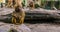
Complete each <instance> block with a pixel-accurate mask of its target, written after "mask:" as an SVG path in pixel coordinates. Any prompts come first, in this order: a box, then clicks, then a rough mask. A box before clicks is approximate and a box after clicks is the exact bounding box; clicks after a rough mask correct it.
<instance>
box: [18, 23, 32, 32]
mask: <svg viewBox="0 0 60 32" xmlns="http://www.w3.org/2000/svg"><path fill="white" fill-rule="evenodd" d="M17 28H18V29H17V30H18V31H21V32H31V30H30V29H29V28H28V27H27V26H26V25H24V24H21V25H20V26H18V27H17Z"/></svg>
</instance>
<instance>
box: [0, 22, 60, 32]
mask: <svg viewBox="0 0 60 32" xmlns="http://www.w3.org/2000/svg"><path fill="white" fill-rule="evenodd" d="M11 27H13V28H16V29H19V28H20V29H21V28H22V29H23V30H24V29H26V30H25V31H24V32H26V31H28V30H27V29H29V28H30V29H29V32H60V25H59V24H53V23H52V24H51V23H39V24H28V23H25V24H23V25H14V24H8V23H3V22H0V32H7V31H8V29H11ZM4 29H5V30H4ZM19 32H21V30H19ZM22 32H23V31H22Z"/></svg>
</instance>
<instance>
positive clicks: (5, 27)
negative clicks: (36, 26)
mask: <svg viewBox="0 0 60 32" xmlns="http://www.w3.org/2000/svg"><path fill="white" fill-rule="evenodd" d="M0 25H1V26H0V32H9V31H10V29H12V28H13V29H15V30H17V31H18V32H31V30H30V29H29V28H28V27H27V26H26V25H24V24H21V25H14V24H6V23H2V22H1V23H0Z"/></svg>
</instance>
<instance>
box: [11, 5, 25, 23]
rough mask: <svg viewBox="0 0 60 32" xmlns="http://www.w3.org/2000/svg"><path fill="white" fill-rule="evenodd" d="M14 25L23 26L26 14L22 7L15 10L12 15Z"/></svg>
mask: <svg viewBox="0 0 60 32" xmlns="http://www.w3.org/2000/svg"><path fill="white" fill-rule="evenodd" d="M12 16H13V17H12V23H15V24H23V22H24V18H25V12H24V11H23V10H22V9H21V7H20V6H17V7H16V8H15V12H13V14H12Z"/></svg>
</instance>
